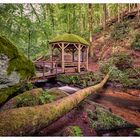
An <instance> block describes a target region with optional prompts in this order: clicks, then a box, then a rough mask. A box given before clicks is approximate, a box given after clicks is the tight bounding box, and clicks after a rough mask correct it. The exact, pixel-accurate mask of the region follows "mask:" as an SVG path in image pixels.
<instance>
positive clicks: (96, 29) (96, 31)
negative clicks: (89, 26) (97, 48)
mask: <svg viewBox="0 0 140 140" xmlns="http://www.w3.org/2000/svg"><path fill="white" fill-rule="evenodd" d="M101 31H102V28H101V27H99V26H98V27H95V28H94V29H93V33H100V32H101Z"/></svg>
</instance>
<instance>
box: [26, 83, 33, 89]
mask: <svg viewBox="0 0 140 140" xmlns="http://www.w3.org/2000/svg"><path fill="white" fill-rule="evenodd" d="M26 88H27V89H28V90H31V89H33V88H34V85H33V84H32V83H27V85H26Z"/></svg>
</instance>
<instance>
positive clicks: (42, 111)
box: [0, 74, 109, 136]
mask: <svg viewBox="0 0 140 140" xmlns="http://www.w3.org/2000/svg"><path fill="white" fill-rule="evenodd" d="M108 78H109V75H108V74H107V75H106V76H105V78H104V79H103V80H102V81H101V82H100V83H99V84H97V85H94V86H91V87H87V88H85V89H82V90H79V91H77V92H75V93H74V94H72V95H70V96H67V97H64V98H62V99H60V100H57V101H55V102H52V103H49V104H45V105H40V106H35V107H22V108H18V109H10V110H6V111H3V112H1V113H0V118H1V120H0V135H1V136H11V135H12V136H15V135H33V134H35V133H37V132H38V131H39V130H41V129H43V128H44V127H46V126H47V125H49V124H50V123H52V122H53V121H55V120H56V119H58V118H59V117H61V116H63V115H65V114H66V113H68V112H69V111H70V110H71V109H73V108H74V107H76V106H77V105H78V104H79V103H80V102H81V101H82V100H84V99H85V98H86V97H87V96H89V95H90V94H92V93H94V92H95V91H97V90H99V89H101V88H102V87H103V85H104V84H105V83H106V82H107V80H108Z"/></svg>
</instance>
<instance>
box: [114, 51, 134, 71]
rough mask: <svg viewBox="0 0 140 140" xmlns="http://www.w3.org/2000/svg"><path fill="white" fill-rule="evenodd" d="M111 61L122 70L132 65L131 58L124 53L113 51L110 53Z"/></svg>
mask: <svg viewBox="0 0 140 140" xmlns="http://www.w3.org/2000/svg"><path fill="white" fill-rule="evenodd" d="M112 57H113V63H114V64H115V66H116V67H117V68H118V69H119V70H124V69H127V68H131V67H132V58H131V57H130V56H129V55H128V54H126V53H124V52H121V53H115V54H113V55H112Z"/></svg>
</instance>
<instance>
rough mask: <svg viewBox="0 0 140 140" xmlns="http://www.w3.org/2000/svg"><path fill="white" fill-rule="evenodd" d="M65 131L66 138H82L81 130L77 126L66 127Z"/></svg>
mask: <svg viewBox="0 0 140 140" xmlns="http://www.w3.org/2000/svg"><path fill="white" fill-rule="evenodd" d="M65 131H66V132H65V133H66V135H68V136H83V132H82V129H81V128H80V127H79V126H77V125H74V126H68V127H67V128H66V130H65Z"/></svg>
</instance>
